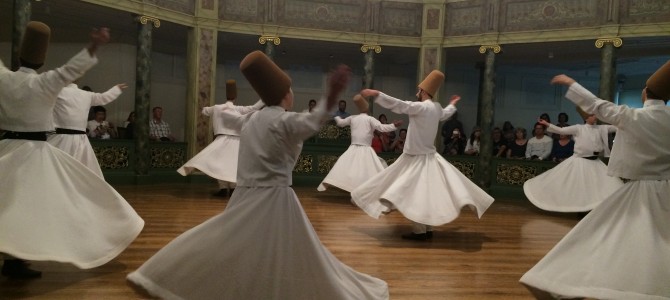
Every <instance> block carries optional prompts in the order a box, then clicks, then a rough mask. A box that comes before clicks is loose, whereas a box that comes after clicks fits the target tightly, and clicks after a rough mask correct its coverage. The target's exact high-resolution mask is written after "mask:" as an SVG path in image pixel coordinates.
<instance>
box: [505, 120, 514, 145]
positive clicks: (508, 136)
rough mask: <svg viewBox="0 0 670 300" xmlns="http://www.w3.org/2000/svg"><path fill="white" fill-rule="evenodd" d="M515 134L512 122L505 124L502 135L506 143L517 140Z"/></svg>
mask: <svg viewBox="0 0 670 300" xmlns="http://www.w3.org/2000/svg"><path fill="white" fill-rule="evenodd" d="M515 132H516V131H515V130H514V126H512V122H510V121H505V123H503V127H502V133H503V138H504V139H505V141H507V142H510V141H513V140H514V139H515V138H516V137H515V136H516V134H515Z"/></svg>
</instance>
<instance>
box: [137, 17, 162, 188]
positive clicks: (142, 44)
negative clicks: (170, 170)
mask: <svg viewBox="0 0 670 300" xmlns="http://www.w3.org/2000/svg"><path fill="white" fill-rule="evenodd" d="M138 21H139V24H138V33H137V55H136V63H135V127H134V130H135V132H134V137H135V153H136V154H137V155H136V157H137V161H136V162H135V175H148V174H149V167H150V166H151V157H150V154H149V116H150V113H151V112H150V111H149V110H150V107H149V105H150V101H151V46H152V31H153V28H154V27H155V28H158V27H160V26H161V21H160V20H158V19H156V18H153V17H149V16H140V17H139V18H138Z"/></svg>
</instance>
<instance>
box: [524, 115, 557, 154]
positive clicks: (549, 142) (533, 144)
mask: <svg viewBox="0 0 670 300" xmlns="http://www.w3.org/2000/svg"><path fill="white" fill-rule="evenodd" d="M544 131H545V127H544V125H542V124H540V123H535V129H534V130H533V133H534V134H535V136H533V137H532V138H530V139H529V140H528V144H527V146H526V159H534V160H545V159H547V158H549V155H551V147H552V146H553V144H554V140H553V139H552V138H551V137H549V136H547V135H545V134H544Z"/></svg>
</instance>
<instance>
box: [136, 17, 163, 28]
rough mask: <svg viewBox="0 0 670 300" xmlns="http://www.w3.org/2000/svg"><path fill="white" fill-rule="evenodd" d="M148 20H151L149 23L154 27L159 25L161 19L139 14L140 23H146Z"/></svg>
mask: <svg viewBox="0 0 670 300" xmlns="http://www.w3.org/2000/svg"><path fill="white" fill-rule="evenodd" d="M148 21H151V23H152V24H154V28H158V27H161V20H159V19H157V18H154V17H149V16H140V23H142V24H147V22H148Z"/></svg>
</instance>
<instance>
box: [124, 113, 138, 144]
mask: <svg viewBox="0 0 670 300" xmlns="http://www.w3.org/2000/svg"><path fill="white" fill-rule="evenodd" d="M125 125H126V126H125V127H126V132H125V136H124V137H123V138H125V139H128V140H132V139H133V138H135V112H134V111H133V112H130V114H129V115H128V119H126V124H125Z"/></svg>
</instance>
